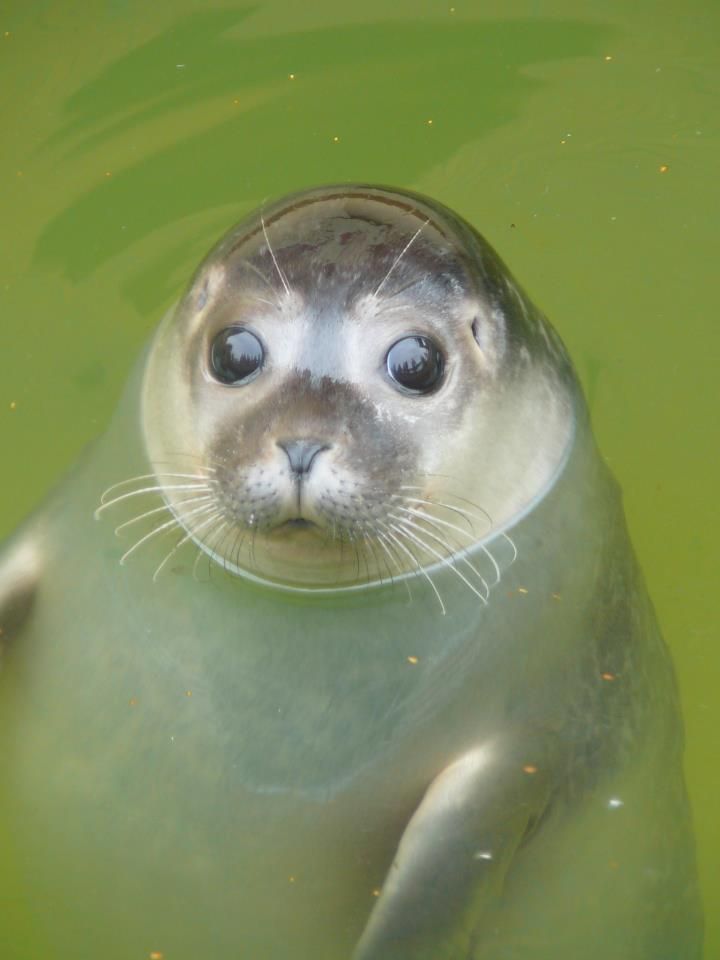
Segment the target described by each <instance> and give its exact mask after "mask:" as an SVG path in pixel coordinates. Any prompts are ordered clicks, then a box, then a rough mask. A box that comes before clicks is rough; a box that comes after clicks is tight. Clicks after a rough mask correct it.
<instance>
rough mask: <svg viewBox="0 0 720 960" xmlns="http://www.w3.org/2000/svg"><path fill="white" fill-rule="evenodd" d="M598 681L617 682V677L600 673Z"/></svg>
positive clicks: (612, 674)
mask: <svg viewBox="0 0 720 960" xmlns="http://www.w3.org/2000/svg"><path fill="white" fill-rule="evenodd" d="M600 679H601V680H617V675H616V674H614V673H601V674H600Z"/></svg>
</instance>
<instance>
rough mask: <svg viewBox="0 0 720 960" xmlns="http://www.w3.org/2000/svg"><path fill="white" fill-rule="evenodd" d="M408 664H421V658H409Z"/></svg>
mask: <svg viewBox="0 0 720 960" xmlns="http://www.w3.org/2000/svg"><path fill="white" fill-rule="evenodd" d="M407 662H408V663H411V664H412V665H413V666H415V664H416V663H420V658H419V657H415V656H410V657H408V658H407Z"/></svg>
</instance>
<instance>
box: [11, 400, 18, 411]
mask: <svg viewBox="0 0 720 960" xmlns="http://www.w3.org/2000/svg"><path fill="white" fill-rule="evenodd" d="M10 409H11V410H17V400H11V401H10Z"/></svg>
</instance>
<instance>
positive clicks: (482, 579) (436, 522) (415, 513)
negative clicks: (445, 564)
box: [388, 507, 500, 600]
mask: <svg viewBox="0 0 720 960" xmlns="http://www.w3.org/2000/svg"><path fill="white" fill-rule="evenodd" d="M399 509H400V510H402V511H403V512H404V513H411V514H412V516H415V517H419V518H420V519H422V520H424V521H425V522H426V523H429V524H430V525H431V526H433V527H435V528H436V529H437V527H438V525H439V524H442V526H445V527H449V528H450V529H452V530H458V531H459V532H460V533H462V534H463V536H465V537H467V536H469V534H468V533H467V531H465V530H463V529H462V527H457V526H455V524H454V523H447V522H446V521H444V520H440V519H438V518H437V517H433V518H431V517H429V516H428V515H427V514H426V513H422V512H421V511H419V510H412V511H411V510H408V509H406V508H403V507H400V508H399ZM388 516H390V517H393V518H394V519H395V520H400V522H401V523H402V522H404V523H409V524H410V526H412V527H413V528H414V529H415V530H419V531H420V532H421V533H424V534H426V535H427V536H429V537H432V539H433V540H435V541H436V542H437V543H439V544H441V545H442V546H445V547H447V548H449V547H450V546H451V545H450V544H448V543H445V541H443V540H442V539H441V538H440V537H436V536H433V534H431V533H429V532H428V531H426V530H425V529H423V528H422V527H418V525H417V524H415V523H413V522H412V521H411V520H406V521H403V520H402V518H401V517H395V516H394V514H391V513H390V514H388ZM440 532H441V533H442V530H440ZM451 553H453V551H451ZM455 555H456V556H458V557H460V559H461V560H462V562H463V563H465V564H467V566H468V567H469V568H470V569H471V570H472V572H473V573H474V574H475V576H476V577H477V578H478V580H480V582H481V583H482V585H483V587H484V588H485V591H486V595H485V599H486V600H487V599H488V597H489V596H490V587H489V586H488V582H487V580H486V579H485V577H484V576H483V575H482V574H481V573H480V571H479V570H478V569H477V567H476V566H475V565H474V564H473V563H472V561H471V560H469V559H468V557H467V554H466V548H465V547H461V546H458V548H457V550H456V551H455ZM491 559H492V557H491ZM493 563H495V561H494V560H493ZM495 569H496V571H497V573H498V575H499V573H500V568H499V567H498V565H497V564H495ZM499 582H500V578H499V576H498V579H497V581H496V583H499ZM493 586H495V584H493Z"/></svg>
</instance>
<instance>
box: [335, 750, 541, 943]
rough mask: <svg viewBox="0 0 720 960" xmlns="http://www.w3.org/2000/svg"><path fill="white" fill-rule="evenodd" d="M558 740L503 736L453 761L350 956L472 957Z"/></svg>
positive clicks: (531, 819) (429, 795)
mask: <svg viewBox="0 0 720 960" xmlns="http://www.w3.org/2000/svg"><path fill="white" fill-rule="evenodd" d="M553 752H554V751H553V749H552V744H551V743H549V742H546V743H544V744H542V743H539V742H538V738H537V736H535V737H532V736H530V737H528V736H527V734H526V735H525V736H518V735H515V736H503V737H500V738H497V739H496V740H493V741H491V742H488V743H487V744H484V745H482V746H479V747H477V748H475V749H473V750H471V751H469V752H468V753H466V754H464V755H463V756H461V757H459V758H458V759H457V760H455V761H454V762H453V763H452V764H451V765H450V766H448V767H446V768H445V769H444V770H443V771H442V772H441V773H440V774H439V775H438V776H437V777H436V779H435V780H434V781H433V782H432V783H431V785H430V787H429V789H428V790H427V792H426V794H425V796H424V797H423V799H422V802H421V803H420V806H419V807H418V809H417V810H416V811H415V813H414V814H413V816H412V817H411V819H410V821H409V823H408V825H407V827H406V829H405V832H404V833H403V835H402V838H401V840H400V844H399V846H398V850H397V853H396V855H395V859H394V861H393V864H392V866H391V868H390V870H389V872H388V875H387V878H386V881H385V884H384V886H383V890H382V893H381V895H380V898H379V900H378V901H377V903H376V905H375V907H374V909H373V911H372V913H371V915H370V919H369V920H368V923H367V925H366V927H365V929H364V931H363V934H362V936H361V938H360V940H359V942H358V945H357V947H356V949H355V952H354V954H353V960H467V958H468V957H470V956H472V944H473V940H474V937H475V934H476V932H477V931H478V930H479V929H481V926H482V919H483V912H484V908H486V907H487V906H489V905H490V903H491V901H492V899H493V898H494V897H496V896H497V895H498V894H499V892H500V890H501V887H502V883H503V879H504V877H505V873H506V871H507V868H508V866H509V865H510V862H511V860H512V858H513V855H514V853H515V851H516V850H517V848H518V846H519V844H520V843H521V841H522V840H523V838H524V836H525V835H526V833H527V831H528V829H529V828H531V827H532V825H533V824H534V823H535V822H536V821H537V820H538V819H539V817H540V816H541V815H542V812H543V810H544V809H545V807H546V805H547V803H548V800H549V797H550V792H551V785H552V779H553V778H552V767H553V763H552V754H553Z"/></svg>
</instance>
